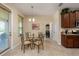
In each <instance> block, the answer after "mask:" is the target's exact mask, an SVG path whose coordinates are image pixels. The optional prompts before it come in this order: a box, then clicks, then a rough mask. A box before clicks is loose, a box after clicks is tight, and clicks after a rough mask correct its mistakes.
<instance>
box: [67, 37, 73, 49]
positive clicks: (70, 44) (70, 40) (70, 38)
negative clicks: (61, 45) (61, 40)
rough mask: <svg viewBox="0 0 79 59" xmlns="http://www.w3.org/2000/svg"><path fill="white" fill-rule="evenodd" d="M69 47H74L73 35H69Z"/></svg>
mask: <svg viewBox="0 0 79 59" xmlns="http://www.w3.org/2000/svg"><path fill="white" fill-rule="evenodd" d="M66 39H67V47H68V48H73V37H72V36H67V38H66Z"/></svg>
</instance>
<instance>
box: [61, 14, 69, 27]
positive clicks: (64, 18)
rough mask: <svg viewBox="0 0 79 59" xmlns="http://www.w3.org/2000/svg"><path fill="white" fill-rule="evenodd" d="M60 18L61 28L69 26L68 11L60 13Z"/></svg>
mask: <svg viewBox="0 0 79 59" xmlns="http://www.w3.org/2000/svg"><path fill="white" fill-rule="evenodd" d="M61 19H62V20H61V24H62V28H69V13H66V14H64V15H62V17H61Z"/></svg>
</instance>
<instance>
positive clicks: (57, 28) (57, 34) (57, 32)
mask: <svg viewBox="0 0 79 59" xmlns="http://www.w3.org/2000/svg"><path fill="white" fill-rule="evenodd" d="M53 39H54V40H55V41H56V42H57V43H58V44H61V18H60V9H58V10H57V11H56V13H55V14H54V20H53Z"/></svg>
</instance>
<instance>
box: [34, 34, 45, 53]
mask: <svg viewBox="0 0 79 59" xmlns="http://www.w3.org/2000/svg"><path fill="white" fill-rule="evenodd" d="M34 40H35V41H34V45H35V46H37V48H38V53H39V51H40V47H41V46H42V48H43V49H44V46H43V43H44V41H43V36H42V35H41V36H38V37H37V38H35V39H34Z"/></svg>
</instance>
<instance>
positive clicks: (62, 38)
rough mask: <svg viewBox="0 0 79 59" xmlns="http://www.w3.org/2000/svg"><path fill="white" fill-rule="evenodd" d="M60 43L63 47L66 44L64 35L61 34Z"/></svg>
mask: <svg viewBox="0 0 79 59" xmlns="http://www.w3.org/2000/svg"><path fill="white" fill-rule="evenodd" d="M61 44H62V45H63V46H65V47H66V46H67V43H66V39H65V35H61Z"/></svg>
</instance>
